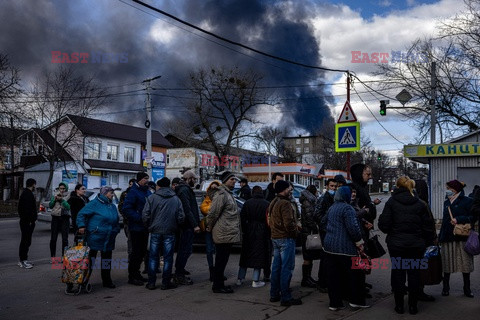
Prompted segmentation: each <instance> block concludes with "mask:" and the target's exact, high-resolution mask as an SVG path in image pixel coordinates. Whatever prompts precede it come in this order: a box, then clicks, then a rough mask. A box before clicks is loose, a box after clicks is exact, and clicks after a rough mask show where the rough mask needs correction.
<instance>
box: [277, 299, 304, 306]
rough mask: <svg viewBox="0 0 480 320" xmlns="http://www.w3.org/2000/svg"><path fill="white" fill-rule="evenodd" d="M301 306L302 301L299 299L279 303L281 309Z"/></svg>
mask: <svg viewBox="0 0 480 320" xmlns="http://www.w3.org/2000/svg"><path fill="white" fill-rule="evenodd" d="M301 304H302V300H300V299H290V300H287V301H282V302H280V305H281V306H282V307H290V306H299V305H301Z"/></svg>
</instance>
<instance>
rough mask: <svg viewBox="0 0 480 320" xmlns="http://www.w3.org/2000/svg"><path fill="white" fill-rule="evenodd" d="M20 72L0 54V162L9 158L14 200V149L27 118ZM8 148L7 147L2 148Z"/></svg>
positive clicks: (11, 189) (11, 192) (15, 192)
mask: <svg viewBox="0 0 480 320" xmlns="http://www.w3.org/2000/svg"><path fill="white" fill-rule="evenodd" d="M21 94H22V88H21V86H20V71H19V69H18V68H16V67H15V66H13V65H11V64H10V59H9V58H8V56H7V55H5V54H0V130H1V132H0V160H2V162H4V163H5V159H6V158H7V155H9V157H10V161H9V162H10V168H5V169H7V170H8V169H9V170H10V173H11V174H12V177H11V179H10V197H11V198H15V197H16V194H17V190H16V188H15V181H14V179H13V173H14V170H15V147H16V146H17V136H18V134H19V132H20V129H21V128H22V127H23V126H24V123H25V120H26V118H27V116H26V115H25V112H24V110H23V108H21V106H20V105H19V104H20V95H21ZM4 146H8V147H4Z"/></svg>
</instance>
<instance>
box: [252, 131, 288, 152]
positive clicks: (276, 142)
mask: <svg viewBox="0 0 480 320" xmlns="http://www.w3.org/2000/svg"><path fill="white" fill-rule="evenodd" d="M289 135H290V129H289V128H288V127H283V128H280V127H273V126H270V127H263V128H262V129H260V130H259V131H258V133H257V134H256V135H255V142H254V146H255V149H256V150H258V151H265V152H266V153H268V154H270V155H273V156H277V157H285V152H287V150H285V144H284V140H283V138H284V137H287V136H289Z"/></svg>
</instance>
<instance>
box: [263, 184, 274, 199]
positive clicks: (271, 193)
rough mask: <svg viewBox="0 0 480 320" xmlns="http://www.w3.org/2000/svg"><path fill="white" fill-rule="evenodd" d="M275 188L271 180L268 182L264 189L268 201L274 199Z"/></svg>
mask: <svg viewBox="0 0 480 320" xmlns="http://www.w3.org/2000/svg"><path fill="white" fill-rule="evenodd" d="M275 195H276V192H275V188H274V186H273V182H270V183H269V184H268V186H267V189H265V199H266V200H267V201H268V202H272V200H273V199H275Z"/></svg>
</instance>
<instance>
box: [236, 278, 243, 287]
mask: <svg viewBox="0 0 480 320" xmlns="http://www.w3.org/2000/svg"><path fill="white" fill-rule="evenodd" d="M243 281H244V280H243V279H237V282H235V285H237V286H238V287H240V286H241V285H242V284H243Z"/></svg>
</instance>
